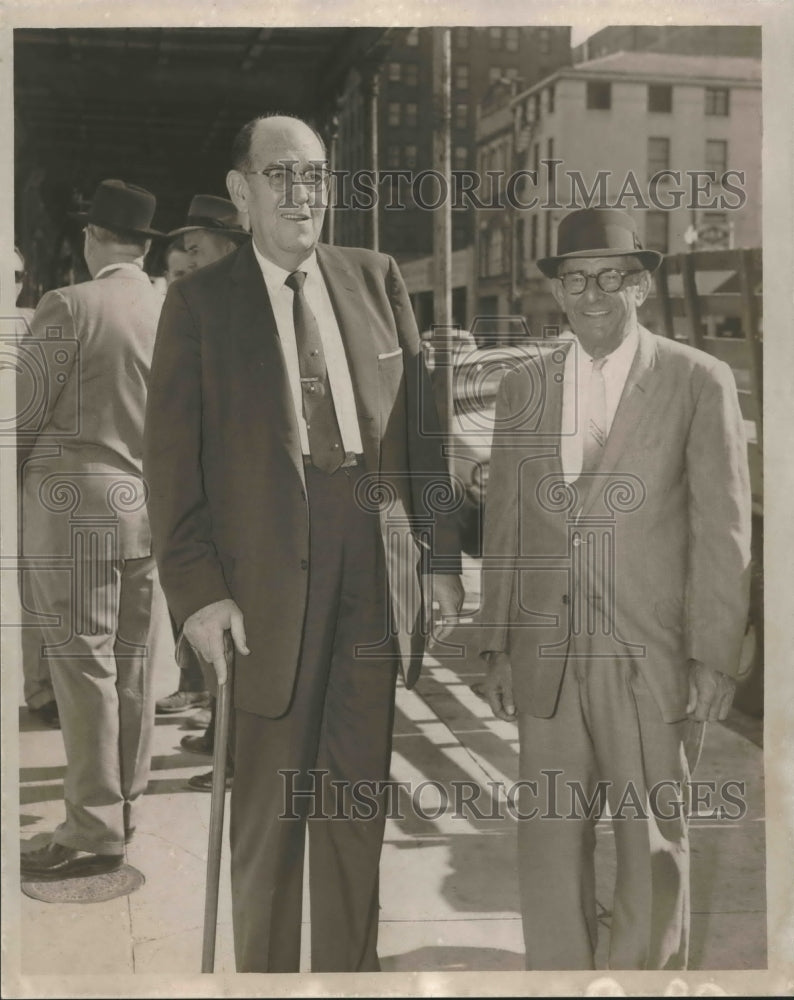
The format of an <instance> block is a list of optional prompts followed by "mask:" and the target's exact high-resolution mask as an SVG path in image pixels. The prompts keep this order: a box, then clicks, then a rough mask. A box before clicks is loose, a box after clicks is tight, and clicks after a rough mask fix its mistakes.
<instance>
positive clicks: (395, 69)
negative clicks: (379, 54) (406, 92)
mask: <svg viewBox="0 0 794 1000" xmlns="http://www.w3.org/2000/svg"><path fill="white" fill-rule="evenodd" d="M399 80H400V64H399V63H398V62H390V63H389V81H390V82H391V83H398V82H399Z"/></svg>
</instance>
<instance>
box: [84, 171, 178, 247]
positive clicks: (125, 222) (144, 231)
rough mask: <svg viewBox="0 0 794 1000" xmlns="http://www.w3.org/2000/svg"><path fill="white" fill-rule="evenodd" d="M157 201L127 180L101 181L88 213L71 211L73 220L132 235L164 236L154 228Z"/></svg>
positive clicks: (144, 190)
mask: <svg viewBox="0 0 794 1000" xmlns="http://www.w3.org/2000/svg"><path fill="white" fill-rule="evenodd" d="M156 207H157V199H156V198H155V196H154V195H153V194H152V192H151V191H147V190H146V189H145V188H142V187H138V186H137V185H135V184H127V183H126V182H125V181H116V180H110V181H100V183H99V184H98V186H97V189H96V191H95V192H94V197H93V199H92V200H91V205H90V206H89V208H88V211H86V212H70V213H69V215H71V217H72V218H73V219H78V220H79V221H80V222H84V223H89V224H91V225H94V226H101V227H102V228H103V229H111V230H112V231H113V232H114V233H123V234H129V235H131V236H162V235H163V234H162V233H160V232H158V231H157V230H156V229H152V228H151V226H152V219H153V218H154V210H155V208H156Z"/></svg>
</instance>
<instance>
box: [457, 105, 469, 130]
mask: <svg viewBox="0 0 794 1000" xmlns="http://www.w3.org/2000/svg"><path fill="white" fill-rule="evenodd" d="M468 127H469V105H468V104H466V102H465V101H460V102H459V103H458V104H456V105H455V128H468Z"/></svg>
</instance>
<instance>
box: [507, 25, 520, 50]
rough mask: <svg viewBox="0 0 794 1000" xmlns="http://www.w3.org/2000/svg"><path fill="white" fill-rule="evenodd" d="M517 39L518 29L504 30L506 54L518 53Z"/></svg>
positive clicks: (518, 36)
mask: <svg viewBox="0 0 794 1000" xmlns="http://www.w3.org/2000/svg"><path fill="white" fill-rule="evenodd" d="M519 39H520V35H519V32H518V28H505V48H506V49H507V51H508V52H518V42H519Z"/></svg>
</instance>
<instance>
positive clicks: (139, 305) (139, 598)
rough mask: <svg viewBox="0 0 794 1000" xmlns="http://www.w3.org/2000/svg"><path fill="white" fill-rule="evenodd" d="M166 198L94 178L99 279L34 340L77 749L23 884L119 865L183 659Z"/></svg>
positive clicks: (35, 457) (36, 587)
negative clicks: (168, 368)
mask: <svg viewBox="0 0 794 1000" xmlns="http://www.w3.org/2000/svg"><path fill="white" fill-rule="evenodd" d="M154 211H155V198H154V195H152V194H150V193H149V192H148V191H146V190H144V189H143V188H139V187H136V186H134V185H132V184H126V183H125V182H123V181H119V180H108V181H103V182H102V183H101V184H99V186H98V187H97V190H96V192H95V194H94V198H93V201H92V203H91V207H90V209H89V211H88V212H87V213H79V214H77V216H76V217H77V218H79V219H81V220H82V221H84V223H85V229H84V233H85V261H86V265H87V267H88V270H89V273H90V274H91V278H92V280H91V281H87V282H84V283H83V284H79V285H73V286H69V287H66V288H60V289H57V290H55V291H51V292H48V293H47V294H46V295H45V296H44V297H43V298H42V300H41V302H40V303H39V306H38V308H37V309H36V312H35V314H34V317H33V321H32V340H33V341H35V340H39V341H42V342H50V344H51V343H52V342H53V341H54V340H55V341H59V344H58V345H57V346H58V349H57V351H54V352H53V351H49V353H48V354H47V356H48V357H50V358H51V359H52V365H53V370H52V371H51V372H47V373H46V377H47V378H48V386H47V387H45V388H47V390H48V391H47V396H46V398H47V402H46V412H45V414H44V416H43V418H42V420H41V424H40V429H39V433H38V436H37V438H36V441H35V443H34V446H33V449H32V452H31V455H30V457H29V458H28V460H27V461H26V462H25V465H24V472H23V477H24V478H23V482H24V486H23V508H22V517H23V525H24V527H23V538H24V555H25V557H26V558H32V559H34V560H35V561H37V562H38V564H39V565H38V567H37V568H36V569H34V570H31V571H30V573H29V576H30V582H31V592H32V595H33V599H34V601H35V604H36V608H37V610H38V611H39V612H40V613H46V614H48V615H50V616H51V617H52V624H50V625H47V626H45V627H42V636H43V642H44V644H45V647H47V648H46V649H45V655H48V656H49V663H50V669H51V673H52V682H53V687H54V689H55V696H56V699H57V702H58V711H59V714H60V719H61V728H62V730H63V739H64V744H65V749H66V761H67V764H66V777H65V779H64V799H65V804H66V819H65V821H64V822H63V823H61V825H60V826H59V827H58V828H57V829H56V830H55V833H54V834H53V836H52V839H51V841H50V842H49V843H47V844H46V846H44V847H42V848H38V849H36V850H33V851H29V852H27V853H24V854H23V855H22V859H21V868H22V878H23V879H32V880H40V879H62V878H71V877H77V876H85V875H93V874H101V873H104V872H108V871H113V870H114V869H116V868H118V867H119V866H120V865H121V863H122V860H123V857H124V845H125V842H126V841H128V840H129V838H130V837H131V836H132V833H133V831H134V828H135V820H134V816H133V807H134V805H135V803H136V801H137V799H138V798H139V796H140V795H141V794H142V793H143V792H144V790H145V788H146V784H147V781H148V776H149V763H150V757H151V738H152V729H153V724H154V698H153V692H154V686H153V683H152V675H153V671H154V669H155V665H156V663H157V660H158V657H161V656H170V657H173V641H172V637H171V635H170V630H169V628H168V621H167V615H166V609H165V601H164V598H163V595H162V591H161V590H160V587H159V583H158V577H157V569H156V566H155V562H154V558H153V557H152V555H151V536H150V532H149V521H148V516H147V512H146V489H145V484H144V482H143V478H142V473H141V449H142V444H143V419H144V410H145V406H146V392H147V386H148V381H149V368H150V364H151V358H152V351H153V349H154V339H155V332H156V329H157V321H158V318H159V314H160V309H161V304H162V299H161V297H160V295H159V294H158V292H157V291H156V290H155V289H154V288H153V287H152V285H151V284H150V282H149V278H148V277H147V275H146V274H145V273H144V271H143V258H144V256H145V254H146V252H147V250H148V248H149V244H150V238H151V237H153V236H158V235H160V234H159V233H157V232H156V231H155V230H153V229H152V228H151V223H152V218H153V216H154Z"/></svg>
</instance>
